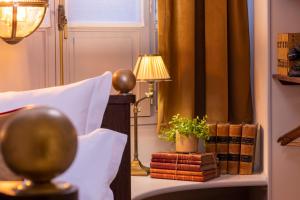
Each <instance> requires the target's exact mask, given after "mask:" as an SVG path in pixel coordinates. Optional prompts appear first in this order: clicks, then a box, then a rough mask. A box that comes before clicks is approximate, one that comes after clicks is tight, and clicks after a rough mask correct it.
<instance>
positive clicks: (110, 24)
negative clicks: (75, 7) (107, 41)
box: [65, 0, 146, 28]
mask: <svg viewBox="0 0 300 200" xmlns="http://www.w3.org/2000/svg"><path fill="white" fill-rule="evenodd" d="M69 1H71V0H66V2H65V5H66V16H67V18H68V17H69V10H68V8H69V7H68V3H69ZM144 1H145V0H141V1H140V2H141V5H140V6H141V9H140V15H141V21H140V22H136V23H127V22H91V23H90V22H75V23H74V22H73V23H72V22H70V21H69V22H68V27H70V28H81V27H82V28H85V27H91V28H115V27H118V28H119V27H120V28H128V27H129V28H142V27H145V9H146V8H145V5H146V4H145V2H144Z"/></svg>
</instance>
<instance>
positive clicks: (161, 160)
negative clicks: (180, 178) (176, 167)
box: [151, 158, 213, 165]
mask: <svg viewBox="0 0 300 200" xmlns="http://www.w3.org/2000/svg"><path fill="white" fill-rule="evenodd" d="M151 161H152V162H160V163H178V164H190V165H201V164H202V161H197V160H170V159H159V158H152V159H151ZM212 162H213V160H211V161H210V162H208V163H212ZM204 163H205V162H204Z"/></svg>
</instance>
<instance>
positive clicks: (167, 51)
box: [158, 0, 195, 125]
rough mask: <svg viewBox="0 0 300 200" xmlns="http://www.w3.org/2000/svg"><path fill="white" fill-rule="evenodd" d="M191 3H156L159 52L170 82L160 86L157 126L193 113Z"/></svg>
mask: <svg viewBox="0 0 300 200" xmlns="http://www.w3.org/2000/svg"><path fill="white" fill-rule="evenodd" d="M194 6H195V2H194V0H188V1H187V0H175V1H174V0H159V1H158V8H159V12H158V14H159V53H160V54H161V55H162V57H163V59H164V61H165V64H166V66H167V67H168V70H169V72H170V75H171V79H172V81H171V82H162V83H160V84H159V94H158V102H159V103H158V105H159V106H158V109H159V111H158V122H159V123H158V124H159V125H160V122H165V121H166V120H169V118H170V116H172V115H174V114H177V113H180V114H181V115H184V116H187V117H192V116H193V114H194V75H193V74H194V66H195V52H194V49H195V31H194V29H195V21H194V20H195V17H194V16H195V14H194V10H195V9H194Z"/></svg>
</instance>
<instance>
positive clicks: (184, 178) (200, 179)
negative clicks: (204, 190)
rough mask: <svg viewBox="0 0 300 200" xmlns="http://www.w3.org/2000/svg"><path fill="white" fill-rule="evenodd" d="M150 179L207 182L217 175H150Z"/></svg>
mask: <svg viewBox="0 0 300 200" xmlns="http://www.w3.org/2000/svg"><path fill="white" fill-rule="evenodd" d="M150 177H151V178H157V179H170V180H181V181H195V182H205V181H208V180H211V179H213V178H216V175H215V174H213V173H212V174H210V175H207V176H187V175H178V174H177V175H174V174H159V173H150Z"/></svg>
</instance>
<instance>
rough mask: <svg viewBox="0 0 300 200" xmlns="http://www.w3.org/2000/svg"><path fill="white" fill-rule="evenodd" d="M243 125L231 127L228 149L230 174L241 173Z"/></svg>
mask: <svg viewBox="0 0 300 200" xmlns="http://www.w3.org/2000/svg"><path fill="white" fill-rule="evenodd" d="M241 137H242V125H241V124H239V125H233V124H231V125H230V127H229V139H228V143H229V150H228V174H231V175H237V174H239V166H240V165H239V164H240V152H241Z"/></svg>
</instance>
